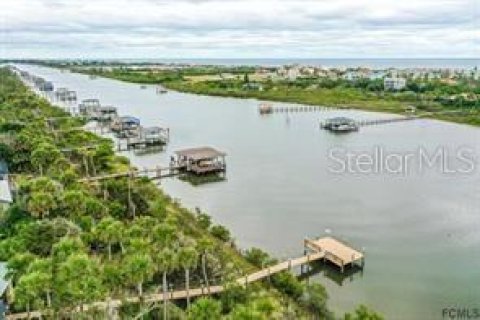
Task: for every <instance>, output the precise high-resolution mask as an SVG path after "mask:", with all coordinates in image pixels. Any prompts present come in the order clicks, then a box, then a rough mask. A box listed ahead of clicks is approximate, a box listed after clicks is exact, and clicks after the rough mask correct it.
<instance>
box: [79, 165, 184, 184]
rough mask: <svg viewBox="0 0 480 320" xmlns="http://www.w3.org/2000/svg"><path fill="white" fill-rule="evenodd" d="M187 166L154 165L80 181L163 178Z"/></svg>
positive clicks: (173, 174) (171, 175)
mask: <svg viewBox="0 0 480 320" xmlns="http://www.w3.org/2000/svg"><path fill="white" fill-rule="evenodd" d="M184 168H185V166H182V165H172V166H168V167H160V166H157V167H154V168H143V169H138V170H130V171H124V172H118V173H111V174H104V175H99V176H93V177H86V178H82V179H80V180H78V181H79V182H99V181H103V180H110V179H118V178H126V177H130V178H147V179H151V180H155V179H162V178H168V177H173V176H175V175H177V174H179V173H180V171H181V170H182V169H184Z"/></svg>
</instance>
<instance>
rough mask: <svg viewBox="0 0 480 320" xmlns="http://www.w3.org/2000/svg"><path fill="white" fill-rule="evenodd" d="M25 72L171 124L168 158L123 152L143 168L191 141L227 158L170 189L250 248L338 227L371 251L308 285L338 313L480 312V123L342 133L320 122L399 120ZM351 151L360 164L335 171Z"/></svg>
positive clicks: (293, 249)
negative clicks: (214, 169) (198, 178)
mask: <svg viewBox="0 0 480 320" xmlns="http://www.w3.org/2000/svg"><path fill="white" fill-rule="evenodd" d="M22 68H23V69H26V70H28V71H30V72H32V73H34V74H36V75H40V76H43V77H45V78H47V79H48V80H51V81H53V83H54V85H55V86H56V87H68V88H70V89H73V90H76V91H77V94H78V97H79V100H81V99H86V98H98V99H100V101H101V103H102V104H105V105H114V106H116V107H118V109H119V112H120V114H123V115H134V116H136V117H139V118H140V119H141V121H142V123H143V124H144V125H165V126H168V127H169V128H170V129H171V142H170V144H169V145H168V146H167V148H166V149H165V150H164V151H163V152H161V153H153V154H146V155H136V154H134V153H133V152H130V153H125V155H126V156H128V157H129V158H130V159H131V161H132V162H133V163H134V164H136V165H137V166H139V167H143V166H145V167H151V166H155V165H160V164H164V165H166V164H168V161H169V158H170V156H171V155H172V154H173V152H174V151H175V150H178V149H181V148H185V147H196V146H203V145H208V146H214V147H216V148H218V149H220V150H222V151H225V152H227V153H228V156H227V165H228V169H227V179H226V180H225V181H222V182H216V183H210V184H204V185H200V186H193V185H191V184H189V183H186V182H183V181H180V180H178V179H176V178H173V179H167V180H163V181H162V185H161V187H162V188H163V189H165V191H166V192H167V193H168V194H170V195H171V196H173V197H175V198H178V199H180V201H181V202H182V203H183V204H184V205H185V206H187V207H191V208H194V207H199V208H201V209H202V210H204V211H206V212H208V213H209V214H210V215H212V216H213V219H214V221H215V222H216V223H221V224H224V225H226V226H227V227H228V228H229V229H230V230H231V231H232V233H233V235H234V237H235V239H236V241H237V243H238V244H239V245H240V246H241V247H243V248H247V247H251V246H256V247H260V248H262V249H264V250H266V251H268V252H270V253H272V254H273V255H275V256H277V257H278V258H283V257H292V256H298V255H300V254H301V253H302V251H303V246H302V240H303V238H304V237H312V236H320V235H325V234H333V235H335V236H337V237H340V238H342V239H344V240H346V241H348V242H350V243H352V244H354V245H356V246H357V247H358V248H360V249H363V250H364V251H365V254H366V265H365V268H364V270H363V272H361V273H360V272H358V273H355V274H354V275H353V276H351V277H347V278H345V279H342V281H339V279H338V277H337V278H336V277H332V276H331V275H329V273H320V274H317V275H316V276H314V277H313V278H312V279H310V281H318V282H320V283H322V284H323V285H324V286H325V287H326V288H327V290H328V294H329V296H330V299H329V304H330V306H331V307H332V308H333V309H334V311H336V312H337V313H338V314H340V313H342V312H344V311H349V310H352V309H353V308H354V307H355V306H356V305H358V304H361V303H362V304H366V305H368V306H370V307H372V308H374V309H376V310H378V311H379V312H380V313H382V314H384V315H386V316H387V318H389V319H439V318H441V317H442V310H443V309H444V308H447V307H452V306H453V307H461V308H479V307H480V232H479V231H480V174H479V172H480V171H479V170H480V169H475V170H470V169H471V168H470V166H471V165H473V166H475V167H478V166H479V165H480V162H479V159H480V129H478V128H475V127H469V126H465V125H458V124H452V123H447V122H441V121H436V120H425V119H424V120H416V121H406V122H398V123H391V124H386V125H379V126H370V127H363V128H361V129H360V131H359V132H356V133H351V134H343V135H335V134H331V133H329V132H327V131H323V130H320V129H319V126H318V121H319V120H325V119H327V118H330V117H333V116H339V115H342V116H348V117H351V118H354V119H357V120H359V119H376V118H383V117H391V115H387V114H380V113H369V112H363V111H325V112H318V113H308V112H307V113H294V114H290V115H286V114H274V115H269V116H260V115H259V114H258V111H257V107H258V104H259V101H256V100H253V99H235V98H224V97H207V96H200V95H193V94H185V93H177V92H168V93H167V94H157V93H156V90H155V87H154V86H147V88H144V89H142V88H141V87H140V86H139V85H137V84H130V83H125V82H120V81H115V80H110V79H103V78H96V79H90V78H89V77H88V76H85V75H80V74H73V73H68V72H60V71H59V70H56V69H49V68H45V67H38V66H22ZM275 105H276V106H282V104H280V103H275ZM382 153H383V156H382ZM435 154H437V155H440V156H438V157H437V158H435V159H436V160H435V161H433V160H432V162H435V163H433V164H432V163H430V164H429V163H428V161H427V159H425V158H428V157H433V155H435ZM333 157H335V159H333ZM346 159H353V160H351V161H350V163H349V164H350V165H351V167H350V168H347V169H349V170H345V172H343V173H339V172H333V171H339V169H341V167H342V166H343V164H344V162H343V161H346ZM432 159H433V158H432ZM430 160H431V159H430ZM352 161H353V164H352ZM355 161H357V162H358V161H360V164H358V165H355ZM370 161H373V165H372V164H371V163H370ZM365 162H366V164H365ZM401 162H403V165H402V166H400V165H398V164H399V163H401ZM442 162H443V167H442ZM455 170H456V171H457V172H451V171H455ZM392 171H395V172H398V171H401V172H400V173H395V172H392ZM459 171H462V172H459ZM465 171H469V173H465ZM368 172H369V173H368Z"/></svg>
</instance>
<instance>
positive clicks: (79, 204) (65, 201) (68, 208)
mask: <svg viewBox="0 0 480 320" xmlns="http://www.w3.org/2000/svg"><path fill="white" fill-rule="evenodd" d="M85 200H86V196H85V194H84V193H83V192H82V191H79V190H67V191H65V192H64V193H63V194H62V196H61V203H62V207H63V209H64V211H65V212H66V215H67V216H68V217H79V216H81V215H83V214H84V213H85Z"/></svg>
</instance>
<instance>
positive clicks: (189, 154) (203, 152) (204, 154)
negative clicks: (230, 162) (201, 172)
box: [175, 147, 227, 161]
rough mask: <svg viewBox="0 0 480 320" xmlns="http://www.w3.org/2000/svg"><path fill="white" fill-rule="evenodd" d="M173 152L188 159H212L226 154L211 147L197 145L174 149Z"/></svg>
mask: <svg viewBox="0 0 480 320" xmlns="http://www.w3.org/2000/svg"><path fill="white" fill-rule="evenodd" d="M175 154H176V155H177V156H179V157H185V158H187V159H189V160H194V161H199V160H207V159H214V158H217V157H224V156H226V155H227V154H226V153H225V152H221V151H218V150H217V149H214V148H212V147H199V148H189V149H183V150H178V151H175Z"/></svg>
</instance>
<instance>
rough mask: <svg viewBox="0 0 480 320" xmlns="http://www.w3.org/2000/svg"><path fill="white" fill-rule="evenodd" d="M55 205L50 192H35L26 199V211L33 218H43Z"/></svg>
mask: <svg viewBox="0 0 480 320" xmlns="http://www.w3.org/2000/svg"><path fill="white" fill-rule="evenodd" d="M56 207H57V203H56V201H55V198H54V197H53V196H52V194H50V193H45V192H36V193H33V194H32V195H31V197H30V199H29V200H28V211H30V213H31V214H32V216H33V217H35V218H40V219H43V218H44V217H45V216H48V215H49V214H50V212H51V211H52V210H53V209H55V208H56Z"/></svg>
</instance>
